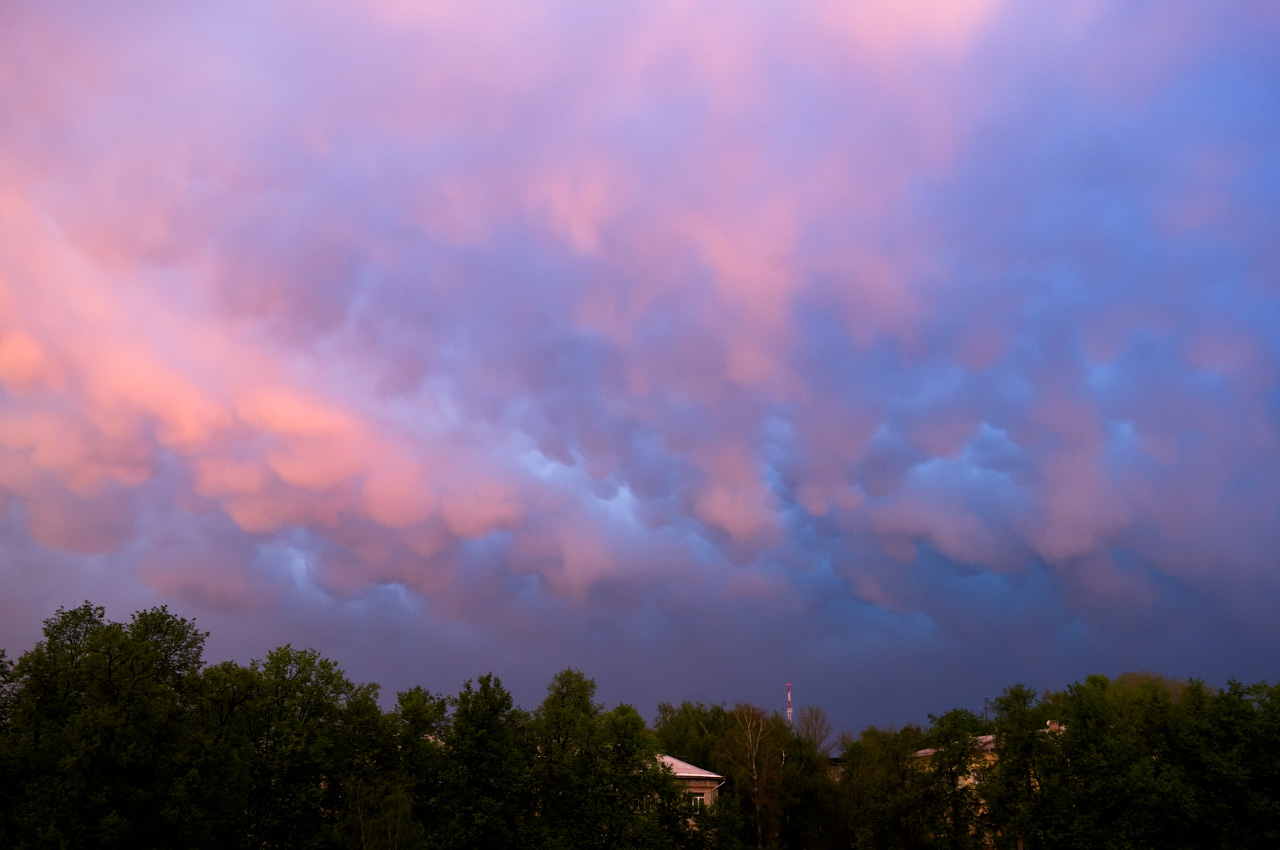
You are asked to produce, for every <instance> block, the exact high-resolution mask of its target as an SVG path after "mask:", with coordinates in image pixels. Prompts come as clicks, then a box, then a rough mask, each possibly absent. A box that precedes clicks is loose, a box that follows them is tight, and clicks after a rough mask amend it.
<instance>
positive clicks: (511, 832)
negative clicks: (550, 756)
mask: <svg viewBox="0 0 1280 850" xmlns="http://www.w3.org/2000/svg"><path fill="white" fill-rule="evenodd" d="M453 709H454V710H453V718H452V723H451V724H450V725H449V728H448V730H447V731H446V733H445V758H446V761H445V767H444V770H443V775H442V777H441V778H442V782H441V788H440V794H439V798H438V799H439V806H440V810H441V811H440V825H439V829H438V831H437V833H436V835H435V836H434V840H435V843H436V844H437V845H438V846H440V847H449V848H458V850H472V848H474V850H505V848H516V847H523V846H525V842H524V840H523V836H525V835H526V834H527V833H528V831H530V830H532V829H533V825H532V824H531V823H530V822H529V818H528V812H529V811H530V802H531V800H530V797H531V793H530V792H531V776H530V747H529V736H528V717H527V715H526V714H525V713H524V712H522V711H520V710H519V709H518V708H516V707H515V706H514V704H513V703H512V700H511V694H510V693H508V692H507V690H506V689H505V688H503V687H502V682H501V680H499V679H498V677H497V676H494V675H493V674H492V673H488V674H486V675H484V676H481V677H480V678H479V680H477V681H476V683H475V684H474V685H473V684H472V682H470V681H468V682H467V683H466V684H465V685H464V686H463V689H462V691H461V692H460V693H459V694H458V696H457V697H455V698H454V700H453Z"/></svg>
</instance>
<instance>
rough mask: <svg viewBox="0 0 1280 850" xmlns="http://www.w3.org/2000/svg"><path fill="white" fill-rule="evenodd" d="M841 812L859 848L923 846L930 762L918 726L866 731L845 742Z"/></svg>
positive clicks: (923, 736) (844, 825) (926, 831)
mask: <svg viewBox="0 0 1280 850" xmlns="http://www.w3.org/2000/svg"><path fill="white" fill-rule="evenodd" d="M843 744H844V746H843V755H842V756H841V764H842V770H841V774H840V783H839V794H840V814H841V820H842V823H843V827H844V833H845V835H847V836H848V837H849V838H850V839H851V843H852V844H853V846H855V847H859V848H864V850H871V848H900V850H909V849H910V848H915V847H922V846H924V845H925V843H926V841H927V837H928V830H927V821H928V820H930V818H927V816H926V811H925V799H926V798H925V792H926V781H927V779H928V772H927V770H926V767H927V765H926V764H922V763H921V761H920V759H919V758H917V757H916V753H917V752H918V751H919V750H921V749H922V748H923V747H924V745H925V735H924V732H923V731H922V730H921V729H920V728H919V727H917V726H906V727H904V728H903V729H900V730H893V729H878V728H876V727H874V726H871V727H868V728H866V729H864V730H863V731H862V733H861V734H860V735H859V736H858V738H857V740H848V739H846V740H845V741H844V742H843Z"/></svg>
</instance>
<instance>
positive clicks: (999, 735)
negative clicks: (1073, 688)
mask: <svg viewBox="0 0 1280 850" xmlns="http://www.w3.org/2000/svg"><path fill="white" fill-rule="evenodd" d="M992 708H993V709H994V719H993V727H994V728H993V731H994V735H995V755H996V758H995V762H994V763H993V764H992V765H991V766H990V768H989V769H988V771H987V773H986V776H985V779H984V781H983V783H982V787H981V789H980V793H981V794H982V798H983V800H984V801H985V803H986V806H987V809H988V811H989V813H990V816H991V820H992V823H993V825H994V826H995V829H996V835H995V844H996V846H997V847H999V848H1005V847H1009V848H1016V850H1024V848H1037V847H1042V846H1044V829H1043V826H1042V824H1041V823H1040V808H1041V807H1040V804H1041V791H1040V789H1041V785H1042V784H1043V780H1042V772H1043V769H1044V767H1043V762H1044V760H1045V758H1046V756H1047V753H1048V752H1049V748H1051V747H1052V746H1054V745H1055V742H1054V741H1053V740H1052V739H1051V738H1050V737H1049V736H1050V735H1054V734H1056V732H1055V731H1052V730H1050V729H1049V727H1048V726H1047V725H1046V724H1047V720H1046V713H1045V711H1044V709H1043V708H1042V707H1041V706H1040V704H1039V702H1038V700H1037V699H1036V693H1035V691H1033V690H1031V689H1030V688H1028V687H1027V686H1026V685H1023V684H1016V685H1013V686H1011V687H1009V688H1006V689H1005V690H1004V693H1002V694H1001V695H1000V696H999V697H997V698H996V699H995V700H994V701H993V702H992Z"/></svg>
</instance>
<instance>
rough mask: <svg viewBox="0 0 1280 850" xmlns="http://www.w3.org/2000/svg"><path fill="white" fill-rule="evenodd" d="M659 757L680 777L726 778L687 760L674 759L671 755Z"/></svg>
mask: <svg viewBox="0 0 1280 850" xmlns="http://www.w3.org/2000/svg"><path fill="white" fill-rule="evenodd" d="M658 758H659V759H661V760H662V763H663V764H665V765H666V766H667V767H669V768H671V772H672V773H674V774H675V775H676V776H677V777H679V778H680V779H724V777H723V776H721V775H720V774H718V773H712V772H711V771H709V770H703V769H702V768H700V767H694V766H693V765H691V764H689V763H688V762H687V761H680V759H673V758H672V757H671V756H658Z"/></svg>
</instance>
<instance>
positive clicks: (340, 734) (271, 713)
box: [249, 645, 376, 848]
mask: <svg viewBox="0 0 1280 850" xmlns="http://www.w3.org/2000/svg"><path fill="white" fill-rule="evenodd" d="M251 669H252V670H253V671H254V672H255V673H257V674H258V676H259V677H260V678H261V695H260V697H259V699H258V700H256V701H255V703H254V711H253V714H252V717H251V722H252V724H253V725H252V731H253V740H254V746H255V754H254V761H253V772H252V793H251V796H250V801H249V802H250V804H249V837H250V840H251V841H252V843H253V844H254V845H255V846H260V847H270V848H277V847H278V848H293V847H318V846H321V845H322V844H323V843H324V842H326V841H327V840H328V839H329V836H330V832H331V828H332V824H333V822H334V820H335V818H336V813H337V812H338V811H339V810H340V808H341V802H342V798H341V783H340V782H339V781H338V779H339V776H338V775H337V773H338V769H339V765H340V762H341V758H342V756H343V752H342V751H343V748H344V747H345V746H346V744H347V740H346V736H347V734H348V732H349V729H348V724H345V723H344V722H343V721H344V708H345V706H346V705H347V704H348V703H349V702H351V701H353V700H357V699H364V700H368V699H371V698H372V696H373V694H372V693H370V692H371V691H375V692H376V690H375V689H376V686H361V687H356V686H355V685H353V684H352V683H351V682H349V681H348V680H347V678H346V676H344V675H343V673H342V671H341V670H340V669H339V668H338V666H337V665H336V664H334V662H332V661H330V660H329V659H326V658H321V657H320V655H319V653H317V652H316V651H315V650H313V649H304V650H297V649H293V648H292V646H289V645H285V646H283V647H280V648H279V649H274V650H272V651H271V652H269V653H268V654H267V657H266V659H265V660H263V661H255V662H253V664H252V665H251Z"/></svg>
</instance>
